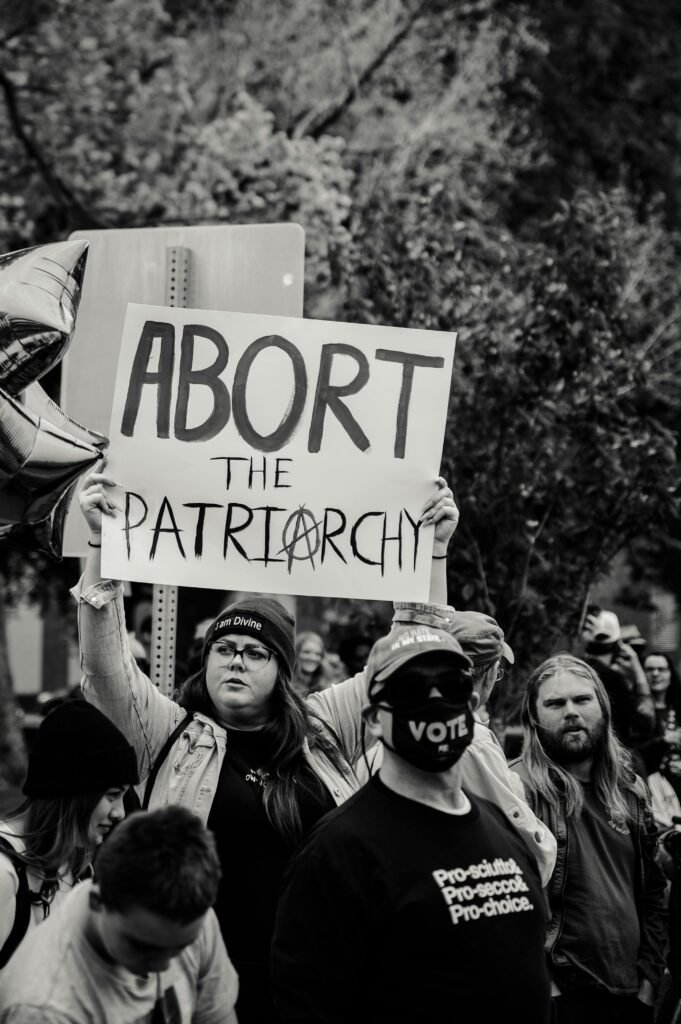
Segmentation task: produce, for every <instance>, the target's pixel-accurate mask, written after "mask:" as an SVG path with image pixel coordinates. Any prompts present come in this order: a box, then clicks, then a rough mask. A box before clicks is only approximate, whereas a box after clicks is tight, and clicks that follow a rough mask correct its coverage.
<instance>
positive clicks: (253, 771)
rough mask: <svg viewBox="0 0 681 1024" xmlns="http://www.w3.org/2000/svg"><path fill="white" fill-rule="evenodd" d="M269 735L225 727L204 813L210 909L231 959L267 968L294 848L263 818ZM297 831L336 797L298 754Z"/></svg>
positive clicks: (269, 759)
mask: <svg viewBox="0 0 681 1024" xmlns="http://www.w3.org/2000/svg"><path fill="white" fill-rule="evenodd" d="M273 746H274V740H273V738H272V736H271V735H270V734H268V733H267V732H264V731H261V730H254V731H250V732H247V731H243V730H239V729H228V730H227V752H226V755H225V760H224V762H223V765H222V770H221V772H220V778H219V780H218V786H217V790H216V793H215V797H214V799H213V804H212V807H211V810H210V815H209V817H208V827H209V828H210V829H211V830H212V831H213V833H214V835H215V839H216V842H217V847H218V854H219V856H220V863H221V865H222V880H221V882H220V887H219V890H218V898H217V901H216V904H215V912H216V914H217V916H218V920H219V922H220V928H221V930H222V936H223V938H224V940H225V945H226V946H227V951H228V953H229V956H230V958H231V960H232V961H233V963H234V965H235V966H236V967H237V970H238V969H239V965H240V963H241V964H244V965H245V964H249V965H253V966H255V967H259V968H261V969H262V970H263V971H266V970H267V964H268V962H269V947H270V940H271V936H272V929H273V926H274V914H275V910H276V905H277V899H278V896H279V890H280V886H281V879H282V875H283V872H284V868H285V867H286V864H287V863H288V860H289V858H290V856H291V853H292V852H293V849H294V848H295V844H294V843H293V842H286V841H285V840H284V839H283V838H282V836H281V835H280V833H279V832H278V831H277V830H276V829H275V828H274V826H273V825H271V824H270V821H269V819H268V817H267V814H266V813H265V807H264V804H263V799H262V789H263V785H264V783H265V782H266V781H267V776H268V773H269V772H270V771H271V770H272V755H273ZM296 778H297V789H298V793H299V806H300V810H301V817H302V821H303V834H304V835H305V834H307V832H309V830H310V829H311V828H312V826H313V825H314V824H315V823H316V822H317V821H318V820H319V818H320V817H321V816H322V815H323V814H324V813H326V811H328V810H331V809H332V808H333V807H334V806H335V804H334V801H333V799H332V797H331V794H330V793H329V792H328V790H327V789H326V787H325V786H324V785H323V783H322V782H320V780H319V779H318V778H317V776H316V775H315V774H314V772H313V771H312V769H311V768H310V767H309V765H308V764H307V762H306V761H305V760H304V758H303V757H302V755H301V762H300V768H299V770H298V771H297V774H296Z"/></svg>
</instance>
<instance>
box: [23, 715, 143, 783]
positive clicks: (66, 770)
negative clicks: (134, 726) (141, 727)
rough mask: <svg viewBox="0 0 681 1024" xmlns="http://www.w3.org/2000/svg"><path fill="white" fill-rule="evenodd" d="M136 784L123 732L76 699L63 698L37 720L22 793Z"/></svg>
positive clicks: (132, 758) (132, 756) (131, 752)
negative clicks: (40, 721) (37, 723)
mask: <svg viewBox="0 0 681 1024" xmlns="http://www.w3.org/2000/svg"><path fill="white" fill-rule="evenodd" d="M138 782H139V773H138V771H137V758H136V756H135V751H134V750H133V748H132V747H131V746H130V744H129V743H128V741H127V740H126V738H125V736H124V735H123V733H122V732H121V731H120V729H117V728H116V726H115V725H114V724H113V722H110V721H109V719H108V718H107V717H106V715H103V714H102V712H101V711H98V710H97V708H95V707H93V706H92V704H88V702H87V701H85V700H81V699H80V698H78V699H76V700H65V701H64V703H63V704H60V705H59V706H58V707H56V708H55V709H54V711H50V713H49V714H48V715H46V716H45V718H44V719H43V721H42V723H41V725H40V728H39V729H38V732H37V733H36V737H35V739H34V741H33V747H32V748H31V752H30V754H29V757H28V775H27V776H26V781H25V783H24V793H25V794H26V796H30V797H55V796H78V795H79V794H81V793H105V792H106V790H107V789H110V788H111V787H113V786H126V785H131V786H134V785H136V784H137V783H138Z"/></svg>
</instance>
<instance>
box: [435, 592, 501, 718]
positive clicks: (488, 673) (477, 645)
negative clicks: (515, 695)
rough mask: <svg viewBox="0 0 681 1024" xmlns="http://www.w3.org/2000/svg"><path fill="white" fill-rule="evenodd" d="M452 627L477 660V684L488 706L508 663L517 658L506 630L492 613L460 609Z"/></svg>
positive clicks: (467, 652) (474, 663)
mask: <svg viewBox="0 0 681 1024" xmlns="http://www.w3.org/2000/svg"><path fill="white" fill-rule="evenodd" d="M448 631H449V632H450V633H451V635H452V636H453V637H455V638H456V639H457V640H458V641H459V643H460V644H461V648H462V650H463V651H464V652H465V653H466V655H467V656H468V657H469V658H470V659H471V661H472V663H473V686H474V689H475V691H476V693H477V694H478V695H479V698H480V705H479V706H480V708H481V709H484V708H485V705H486V704H487V701H488V700H489V698H490V695H491V693H492V690H493V689H494V687H495V685H496V683H498V682H499V680H500V679H501V678H502V677H503V675H504V672H505V664H504V663H507V664H509V665H512V664H513V663H514V662H515V656H514V654H513V651H512V650H511V648H510V646H509V645H508V644H507V643H506V641H505V639H504V631H503V629H502V628H501V626H500V625H499V623H498V622H497V621H496V619H493V618H492V616H491V615H485V614H483V612H460V611H457V612H456V613H455V615H454V617H453V619H452V622H451V623H450V625H449V626H448ZM478 715H479V716H480V712H478Z"/></svg>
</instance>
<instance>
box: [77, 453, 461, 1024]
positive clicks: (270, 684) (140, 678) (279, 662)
mask: <svg viewBox="0 0 681 1024" xmlns="http://www.w3.org/2000/svg"><path fill="white" fill-rule="evenodd" d="M113 486H115V484H114V482H113V481H112V480H111V479H110V478H109V477H107V476H106V475H105V474H102V473H91V474H90V475H88V476H87V477H86V478H85V481H84V485H83V488H82V490H81V493H80V505H81V509H82V512H83V515H84V517H85V520H86V522H87V525H88V528H89V530H90V540H89V545H90V548H91V552H90V555H89V557H88V559H87V562H86V566H85V572H84V575H83V578H82V579H81V581H80V583H79V585H78V587H77V588H75V590H74V592H73V593H74V596H75V597H76V599H77V600H78V603H79V630H80V645H81V665H82V668H83V673H84V679H83V692H84V694H85V696H86V697H87V699H88V700H89V701H91V702H92V703H93V704H95V705H96V706H97V707H98V708H99V709H100V710H101V711H103V712H104V713H105V714H106V715H108V716H109V718H110V719H111V720H112V721H113V722H114V723H115V724H116V725H117V726H118V728H119V729H120V730H121V731H122V732H123V733H124V734H125V736H126V737H127V739H128V740H129V742H130V743H131V744H132V745H133V746H134V748H135V750H136V753H137V758H138V763H139V765H140V775H141V777H142V779H143V780H146V782H145V783H144V784H143V794H142V797H143V805H144V806H145V807H151V808H154V807H160V806H164V805H165V804H168V803H177V804H182V805H183V806H185V807H188V808H190V809H191V810H193V811H194V812H195V813H196V814H198V815H199V816H200V817H201V818H202V819H203V821H204V822H205V823H206V824H207V825H208V827H209V828H211V829H212V831H213V832H214V834H215V837H216V840H217V844H218V850H219V853H220V858H221V863H222V869H223V878H222V883H221V886H220V891H219V895H218V900H217V903H216V906H215V910H216V912H217V915H218V918H219V920H220V925H221V928H222V933H223V937H224V939H225V944H226V946H227V949H228V951H229V955H230V958H231V959H232V961H233V963H234V965H235V966H236V968H237V970H238V972H239V979H240V991H239V1001H238V1003H237V1014H238V1017H239V1021H240V1024H255V1022H257V1024H266V1022H267V1021H269V1020H271V1019H272V1017H273V1014H272V1008H271V1004H270V1000H269V987H268V971H269V947H270V940H271V936H272V930H273V924H274V916H275V911H276V904H277V898H278V892H279V886H280V882H281V878H282V875H283V871H284V868H285V866H286V864H287V862H288V860H289V858H290V856H291V853H292V852H293V851H294V850H295V848H296V846H297V845H298V843H299V842H300V840H301V839H302V838H303V837H304V836H305V835H306V834H307V833H308V831H309V830H310V828H311V827H312V826H313V825H314V823H315V822H316V821H317V820H318V819H319V818H320V817H321V816H322V815H323V814H325V813H326V812H327V811H330V810H332V809H333V808H334V807H335V806H336V805H337V804H340V803H342V802H343V801H344V800H346V799H347V798H348V797H349V796H351V795H352V794H353V793H354V792H355V791H356V790H357V789H359V787H360V784H361V783H360V781H359V779H358V778H357V777H356V775H355V772H354V769H353V764H354V763H355V762H356V760H357V758H358V757H359V756H360V754H361V749H360V748H361V734H362V728H361V725H362V717H361V710H362V707H363V706H364V705H365V704H366V679H365V676H364V673H363V672H360V673H358V674H357V675H356V676H353V678H352V679H348V680H346V681H345V682H343V683H337V684H335V685H334V686H331V687H329V688H328V689H325V690H323V691H321V692H319V693H314V694H311V695H310V696H309V697H308V698H307V700H304V699H303V698H302V697H300V696H299V694H298V693H296V691H295V690H294V689H293V687H292V686H291V677H292V674H293V671H294V663H295V624H294V620H293V618H292V616H291V614H290V613H289V612H288V611H287V609H286V608H284V606H283V605H282V604H280V602H279V601H276V600H274V599H271V598H263V597H256V596H254V597H251V598H249V599H245V600H242V601H238V602H236V603H235V604H232V605H230V606H229V607H228V608H226V609H225V610H224V611H223V612H222V613H221V614H220V615H219V616H218V617H217V619H216V620H215V621H214V622H213V623H212V624H211V626H210V627H209V628H208V630H207V632H206V635H205V640H204V644H203V653H202V663H201V668H200V670H199V671H198V672H197V673H195V674H194V675H193V676H191V677H190V678H189V679H187V680H186V682H185V683H184V685H183V686H182V688H181V697H180V700H179V701H177V702H176V701H174V700H171V699H170V698H168V697H165V696H164V695H163V694H161V693H160V692H159V691H158V690H157V688H156V687H155V686H154V685H153V684H152V683H151V681H150V679H149V678H148V677H147V676H146V675H145V674H144V673H143V672H141V671H140V669H139V667H138V665H137V664H136V662H135V659H134V658H133V657H132V655H131V653H130V647H129V643H128V632H127V628H126V624H125V617H124V611H123V595H122V586H121V584H120V583H118V582H115V581H113V580H103V579H102V578H101V575H100V553H99V547H100V544H101V528H102V515H111V514H112V513H113V511H114V505H113V502H112V499H111V496H110V492H109V487H113ZM457 520H458V510H457V508H456V505H455V504H454V499H453V496H452V492H451V490H450V489H449V488H448V487H447V484H446V481H445V480H443V479H442V478H439V479H438V481H437V488H436V490H435V492H434V493H433V495H432V496H431V498H430V499H429V501H428V502H427V503H426V506H425V509H424V512H423V515H422V524H423V525H433V526H434V528H435V540H434V548H433V559H434V561H433V573H432V576H431V594H430V596H431V600H433V601H436V602H438V604H441V605H444V604H445V601H446V579H445V564H446V562H445V554H446V550H447V545H448V543H449V540H450V538H451V536H452V534H453V532H454V530H455V529H456V523H457ZM422 608H423V621H424V622H427V623H430V624H432V625H438V624H442V623H444V622H447V621H449V616H448V610H447V609H446V608H443V607H433V606H429V605H424V606H422Z"/></svg>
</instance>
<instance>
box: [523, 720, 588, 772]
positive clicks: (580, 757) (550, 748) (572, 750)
mask: <svg viewBox="0 0 681 1024" xmlns="http://www.w3.org/2000/svg"><path fill="white" fill-rule="evenodd" d="M579 730H580V731H575V732H571V731H567V732H566V731H565V728H564V727H563V728H561V729H560V730H559V731H558V732H554V731H553V729H544V728H542V726H541V725H538V726H537V736H538V737H539V741H540V743H541V745H542V747H543V748H544V751H545V752H546V754H548V756H549V757H550V758H551V760H552V761H555V762H556V764H563V765H567V764H580V763H581V762H582V761H588V760H589V758H591V757H594V755H596V754H598V753H599V752H600V751H601V750H602V749H603V747H604V746H605V724H604V723H603V722H602V721H601V722H598V723H597V724H596V725H594V726H593V727H592V728H591V729H588V728H587V727H586V726H584V727H582V726H580V727H579Z"/></svg>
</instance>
